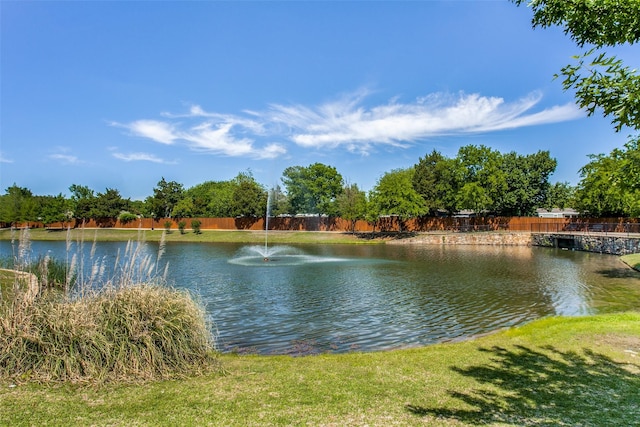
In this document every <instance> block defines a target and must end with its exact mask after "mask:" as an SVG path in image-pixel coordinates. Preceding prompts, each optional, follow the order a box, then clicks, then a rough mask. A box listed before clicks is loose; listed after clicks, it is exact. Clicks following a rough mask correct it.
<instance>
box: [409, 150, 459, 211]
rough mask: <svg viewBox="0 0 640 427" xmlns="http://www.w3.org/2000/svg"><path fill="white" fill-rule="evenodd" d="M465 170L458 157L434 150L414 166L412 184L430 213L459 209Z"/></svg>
mask: <svg viewBox="0 0 640 427" xmlns="http://www.w3.org/2000/svg"><path fill="white" fill-rule="evenodd" d="M463 176H464V172H463V169H462V165H461V163H460V162H459V161H458V160H457V159H450V158H447V157H445V156H443V155H442V154H440V153H439V152H438V151H436V150H433V151H432V152H431V153H430V154H428V155H426V156H425V157H424V158H422V157H421V158H420V160H419V161H418V163H417V164H416V165H415V166H414V174H413V180H412V185H413V188H414V189H415V191H416V192H417V193H418V194H420V196H421V197H422V199H423V200H424V203H425V209H426V211H427V213H428V214H429V215H437V214H438V213H439V212H441V211H446V212H448V213H454V212H456V211H458V196H457V194H458V191H459V189H460V187H461V186H462V180H463Z"/></svg>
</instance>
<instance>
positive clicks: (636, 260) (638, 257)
mask: <svg viewBox="0 0 640 427" xmlns="http://www.w3.org/2000/svg"><path fill="white" fill-rule="evenodd" d="M620 259H621V260H622V261H623V262H624V263H625V264H627V265H629V267H631V268H635V269H636V270H640V254H629V255H623V256H621V257H620Z"/></svg>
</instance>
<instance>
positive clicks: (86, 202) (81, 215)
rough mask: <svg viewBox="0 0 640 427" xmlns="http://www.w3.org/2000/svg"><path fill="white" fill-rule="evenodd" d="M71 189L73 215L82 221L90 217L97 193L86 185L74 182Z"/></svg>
mask: <svg viewBox="0 0 640 427" xmlns="http://www.w3.org/2000/svg"><path fill="white" fill-rule="evenodd" d="M69 191H71V211H72V212H73V217H74V218H76V219H79V220H81V221H86V220H88V219H89V218H90V215H91V209H92V208H93V205H94V203H95V197H96V196H95V194H94V192H93V190H92V189H90V188H89V187H87V186H85V185H78V184H72V185H71V186H70V187H69Z"/></svg>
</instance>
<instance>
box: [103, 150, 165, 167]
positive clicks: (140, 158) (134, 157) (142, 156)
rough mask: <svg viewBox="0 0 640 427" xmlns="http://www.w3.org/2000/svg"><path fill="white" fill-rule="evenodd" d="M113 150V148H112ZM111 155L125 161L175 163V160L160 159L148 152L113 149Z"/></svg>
mask: <svg viewBox="0 0 640 427" xmlns="http://www.w3.org/2000/svg"><path fill="white" fill-rule="evenodd" d="M112 151H113V150H112ZM111 155H112V156H113V157H115V158H116V159H118V160H122V161H125V162H152V163H161V164H175V163H177V162H176V161H168V160H164V159H161V158H160V157H158V156H156V155H155V154H150V153H127V154H125V153H120V152H118V151H113V152H112V153H111Z"/></svg>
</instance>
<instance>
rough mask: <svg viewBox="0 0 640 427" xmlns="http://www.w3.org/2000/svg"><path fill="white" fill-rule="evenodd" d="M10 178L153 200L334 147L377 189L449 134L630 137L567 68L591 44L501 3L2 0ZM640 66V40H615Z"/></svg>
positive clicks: (563, 175)
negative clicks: (157, 191)
mask: <svg viewBox="0 0 640 427" xmlns="http://www.w3.org/2000/svg"><path fill="white" fill-rule="evenodd" d="M0 8H1V9H0V13H1V22H0V23H1V29H0V31H1V34H0V35H1V40H0V43H1V45H0V48H1V68H0V70H1V71H0V72H1V75H0V78H1V80H0V83H1V92H0V103H1V105H0V106H1V110H0V189H1V190H2V191H4V190H5V189H6V188H7V187H9V186H11V185H12V184H13V183H16V184H17V185H19V186H21V187H27V188H29V189H31V190H32V191H33V192H34V193H35V194H43V195H44V194H58V193H63V194H65V195H68V188H69V186H70V185H71V184H80V185H86V186H89V187H90V188H92V189H94V190H95V191H104V190H105V188H107V187H108V188H117V189H118V190H120V192H121V194H122V195H123V196H124V197H130V198H132V199H141V198H144V197H146V196H148V195H150V194H152V192H153V187H154V186H155V185H156V184H157V182H158V181H159V180H160V179H161V178H162V177H164V178H165V179H167V180H174V181H177V182H179V183H182V184H183V185H184V186H185V187H186V188H188V187H191V186H193V185H196V184H199V183H202V182H205V181H220V180H228V179H231V178H233V177H234V176H236V175H237V174H238V173H239V172H244V171H247V170H251V172H252V173H253V175H254V177H255V178H256V179H257V180H258V182H260V183H262V184H264V185H265V186H272V185H274V184H276V183H279V180H280V177H281V175H282V171H283V170H284V169H285V168H286V167H288V166H294V165H300V166H307V165H309V164H311V163H314V162H321V163H325V164H328V165H331V166H334V167H336V168H337V170H338V172H340V173H341V174H342V176H343V177H344V178H345V180H346V181H347V182H349V183H356V184H358V185H359V186H360V188H362V189H364V190H367V191H368V190H371V189H372V188H373V186H374V185H375V184H376V181H377V180H378V179H379V178H380V177H381V176H382V175H383V174H384V173H385V172H388V171H391V170H393V169H396V168H406V167H410V166H412V165H414V164H416V163H417V162H418V160H419V158H420V157H422V156H424V155H425V154H427V153H429V152H431V151H432V150H434V149H436V150H438V151H440V152H441V153H443V154H444V155H446V156H449V157H454V156H455V155H456V153H457V150H458V148H459V147H461V146H463V145H468V144H476V145H480V144H484V145H487V146H489V147H492V148H494V149H497V150H500V151H502V152H508V151H516V152H518V153H521V154H528V153H534V152H536V151H538V150H549V151H550V152H551V156H552V157H554V158H556V159H557V160H558V167H557V169H556V173H555V174H554V176H553V177H552V181H554V182H555V181H569V182H570V183H572V184H576V183H577V182H578V181H579V175H578V170H579V169H580V167H581V166H583V165H584V164H586V163H587V162H588V157H587V155H588V154H595V153H608V152H609V151H611V149H613V148H615V147H620V146H622V144H623V143H624V142H625V141H626V137H627V135H628V134H630V133H631V132H630V131H628V130H625V129H623V130H622V132H620V133H618V134H616V133H615V132H614V130H613V126H612V125H611V124H610V121H609V120H608V119H605V118H602V117H601V116H600V115H598V116H593V117H590V118H587V117H586V114H585V113H584V112H581V111H579V110H578V109H577V108H576V107H575V105H574V99H573V94H572V93H570V92H563V90H562V87H561V82H560V80H559V79H558V80H554V79H553V75H554V73H557V72H558V71H559V70H560V68H561V67H562V66H564V65H566V64H568V63H570V62H572V59H571V56H572V55H575V54H577V53H579V49H578V48H577V47H576V46H575V44H574V43H573V42H572V41H571V40H570V39H569V38H568V37H567V36H565V35H564V34H563V33H562V31H561V30H560V29H557V28H555V29H545V30H543V29H536V30H533V29H532V28H531V24H530V20H531V11H530V10H529V9H527V8H525V7H516V6H515V5H513V4H512V3H510V2H509V1H507V0H500V1H498V0H496V1H375V2H366V1H353V2H337V1H334V2H325V1H315V2H314V1H311V2H306V1H305V2H302V1H300V2H296V1H285V2H268V1H261V2H244V1H238V2H218V1H191V2H177V1H176V2H173V1H166V2H164V1H163V2H160V1H137V2H127V1H121V2H119V1H104V2H89V1H65V2H58V1H42V2H33V1H7V0H3V1H1V2H0ZM615 52H616V53H618V55H619V56H620V57H621V58H623V59H624V60H625V61H626V62H627V64H628V65H630V66H632V67H640V54H639V53H638V51H637V49H636V50H633V49H631V48H628V47H627V48H621V49H617V50H616V51H615Z"/></svg>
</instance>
